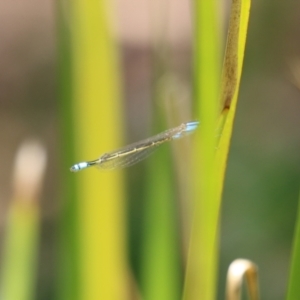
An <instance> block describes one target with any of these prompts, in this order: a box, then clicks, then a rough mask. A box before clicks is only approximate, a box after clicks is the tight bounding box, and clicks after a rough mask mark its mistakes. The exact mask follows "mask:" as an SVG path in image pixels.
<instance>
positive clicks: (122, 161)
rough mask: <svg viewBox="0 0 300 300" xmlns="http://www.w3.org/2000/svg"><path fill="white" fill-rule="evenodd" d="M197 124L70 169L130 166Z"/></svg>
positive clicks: (157, 136) (167, 132) (169, 130)
mask: <svg viewBox="0 0 300 300" xmlns="http://www.w3.org/2000/svg"><path fill="white" fill-rule="evenodd" d="M198 125H199V122H197V121H195V122H187V123H183V124H181V125H180V126H178V127H175V128H171V129H168V130H166V131H164V132H162V133H159V134H157V135H155V136H153V137H150V138H148V139H145V140H142V141H139V142H137V143H133V144H130V145H128V146H126V147H124V148H121V149H118V150H116V151H113V152H110V153H105V154H103V155H102V156H101V157H100V158H99V159H97V160H93V161H88V162H81V163H78V164H75V165H73V166H72V167H71V169H70V170H71V171H72V172H78V171H80V170H82V169H85V168H88V167H92V166H97V167H98V168H100V169H107V170H110V169H115V168H124V167H128V166H131V165H133V164H135V163H138V162H139V161H141V160H143V159H144V158H146V157H147V156H149V155H150V154H151V153H152V152H153V151H154V150H156V149H157V147H158V146H160V145H161V144H163V143H165V142H167V141H171V140H174V139H180V138H182V137H184V136H186V135H188V134H190V133H192V132H194V130H196V129H197V127H198Z"/></svg>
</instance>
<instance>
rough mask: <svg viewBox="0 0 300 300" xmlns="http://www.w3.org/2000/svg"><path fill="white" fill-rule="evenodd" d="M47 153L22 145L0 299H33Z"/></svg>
mask: <svg viewBox="0 0 300 300" xmlns="http://www.w3.org/2000/svg"><path fill="white" fill-rule="evenodd" d="M45 166H46V153H45V150H44V148H42V147H41V146H40V145H39V144H38V143H36V142H28V143H26V144H24V145H23V146H22V147H21V148H20V150H19V153H18V155H17V159H16V164H15V172H14V173H15V174H14V175H15V176H14V184H13V186H14V196H13V198H12V201H11V205H10V207H9V212H8V218H7V224H6V225H7V226H6V232H5V238H4V243H3V246H4V247H3V253H2V254H3V256H2V268H1V289H0V290H1V299H7V300H31V299H34V297H35V291H36V283H37V265H38V257H39V255H38V252H39V251H38V250H39V233H40V207H39V202H40V201H39V197H40V195H39V194H40V190H41V184H42V181H43V180H42V179H43V177H44V171H45Z"/></svg>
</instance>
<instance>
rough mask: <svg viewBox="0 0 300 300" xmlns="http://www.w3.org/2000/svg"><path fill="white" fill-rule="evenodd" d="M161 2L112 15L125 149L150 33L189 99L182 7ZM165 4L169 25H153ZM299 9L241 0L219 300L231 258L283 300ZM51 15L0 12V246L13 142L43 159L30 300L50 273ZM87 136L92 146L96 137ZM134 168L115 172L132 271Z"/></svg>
mask: <svg viewBox="0 0 300 300" xmlns="http://www.w3.org/2000/svg"><path fill="white" fill-rule="evenodd" d="M166 3H167V1H153V2H151V1H133V0H130V1H121V0H119V1H116V3H115V4H114V5H113V9H111V11H112V12H113V14H114V16H113V19H114V21H115V23H116V26H115V28H114V29H115V31H114V36H115V38H116V43H117V45H118V47H119V48H118V50H119V51H120V53H119V54H120V58H121V61H120V63H121V69H120V70H121V74H120V77H121V84H122V86H123V95H122V98H123V100H124V103H123V107H124V110H125V118H124V119H125V124H126V125H125V128H124V129H123V131H124V133H125V136H124V137H123V140H124V141H135V140H138V139H141V138H144V137H147V136H148V135H149V132H150V128H151V126H152V124H151V119H152V118H153V116H152V109H151V107H152V103H151V97H152V96H153V92H152V91H151V84H152V79H153V66H152V62H153V61H152V59H153V53H154V51H157V52H159V51H160V49H156V48H155V47H153V40H154V39H155V37H156V36H157V35H159V34H160V33H161V32H163V36H165V37H166V41H167V46H168V48H169V51H170V52H169V53H170V59H169V60H168V71H169V72H170V73H171V74H172V76H175V77H176V78H179V79H178V80H179V82H180V86H181V87H182V88H181V89H180V91H181V92H182V94H180V95H182V97H183V98H184V97H186V98H189V94H190V93H191V92H190V91H191V51H192V50H191V36H192V21H191V11H190V6H189V5H190V2H188V1H172V2H171V1H170V4H169V6H166V5H167V4H166ZM228 5H230V3H229V2H228V1H227V2H226V3H225V2H224V3H222V5H221V4H220V7H221V9H220V11H221V13H220V20H221V19H224V20H226V19H227V13H228V11H229V6H228ZM166 7H168V9H169V10H168V14H167V16H168V17H167V18H164V16H165V15H164V14H165V9H166ZM299 11H300V3H297V2H296V1H291V0H289V1H279V0H276V1H271V0H267V1H258V0H253V2H252V9H251V14H250V24H249V34H248V40H247V47H246V53H245V62H244V68H243V75H242V83H241V88H240V96H239V103H238V109H237V115H236V122H235V127H234V134H233V140H232V147H231V151H230V156H229V164H228V171H227V178H226V184H225V192H224V199H223V206H222V220H221V224H220V228H221V244H220V246H221V247H220V273H219V284H218V286H219V291H218V293H219V299H223V298H224V296H223V295H224V289H225V285H224V280H225V276H226V270H227V267H228V265H229V263H230V262H231V261H232V260H233V259H235V258H248V259H251V260H252V261H254V262H255V263H256V264H257V265H258V267H259V277H260V286H261V292H262V298H263V299H283V297H284V295H285V291H286V285H287V278H288V269H289V259H290V254H291V243H292V238H293V230H294V225H295V217H296V208H297V200H298V194H299V183H300V180H299V175H300V155H299V153H300V152H299V149H300V138H299V132H300V130H299V128H300V117H299V116H300V91H299V89H298V88H297V87H296V85H295V84H294V83H293V81H294V77H293V75H292V74H293V72H294V71H295V69H296V67H297V64H296V62H297V59H299V57H300V38H299V37H300V32H299V30H300V29H299V28H300V18H299ZM56 12H57V8H56V6H55V3H54V2H51V1H43V2H41V1H37V0H30V1H26V2H22V1H20V0H17V1H13V2H11V1H7V0H3V1H1V3H0V16H1V17H0V41H1V42H0V66H1V72H0V90H1V97H0V125H1V126H0V140H1V141H2V142H1V147H0V163H1V169H0V201H1V209H0V218H1V219H0V225H1V242H3V236H4V232H5V229H6V227H5V224H6V219H7V211H8V207H9V204H10V199H11V197H12V189H11V178H12V166H13V159H14V155H15V152H16V150H17V148H18V147H19V145H20V143H21V142H22V141H23V140H24V139H26V138H28V137H31V136H37V137H39V138H40V140H41V141H42V142H43V143H44V144H45V145H46V148H47V151H48V153H49V159H48V168H47V174H46V178H45V181H44V188H43V193H42V197H41V199H42V201H41V207H42V217H41V233H40V239H41V246H40V249H39V262H38V284H37V296H36V298H37V299H55V287H56V280H57V272H58V269H59V266H58V253H57V252H58V250H57V249H58V247H57V244H58V235H57V231H58V220H59V216H60V213H61V210H62V204H61V202H60V197H61V191H62V189H63V185H64V179H63V178H62V174H61V173H60V170H61V167H60V164H61V160H62V158H63V154H62V151H63V150H62V146H61V144H60V139H61V129H60V127H59V113H58V110H59V106H60V103H59V97H58V96H59V95H58V88H57V86H58V71H57V70H58V67H57V51H58V47H57V28H58V26H57V24H56V21H57V14H56ZM224 32H225V29H224ZM298 84H300V83H299V82H298ZM183 101H184V100H183ZM187 114H188V113H187ZM96 138H98V139H101V132H99V135H98V136H97V137H96ZM107 150H111V149H107ZM95 151H97V149H96V150H95ZM99 154H100V153H99ZM92 158H93V157H92ZM144 167H145V165H143V164H142V165H141V166H140V167H134V168H132V169H128V170H126V175H127V177H126V178H127V179H126V181H127V182H128V194H129V195H130V196H131V197H130V198H131V200H130V201H131V205H130V207H131V211H130V212H129V216H130V218H129V224H130V228H131V233H130V246H131V247H130V248H131V249H132V250H131V251H130V257H131V262H132V264H133V269H134V270H135V272H136V273H137V274H139V266H138V259H137V258H136V256H137V255H138V253H139V247H140V245H139V243H138V240H139V238H138V236H139V230H140V228H139V224H140V222H141V218H142V216H141V214H140V213H139V212H140V208H141V207H142V206H143V203H140V196H139V190H138V188H137V187H141V184H140V182H141V176H142V175H141V174H143V168H144ZM95 174H96V173H94V174H93V175H95ZM73 175H74V174H71V173H70V174H69V176H73Z"/></svg>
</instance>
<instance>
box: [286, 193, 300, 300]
mask: <svg viewBox="0 0 300 300" xmlns="http://www.w3.org/2000/svg"><path fill="white" fill-rule="evenodd" d="M299 282H300V197H299V203H298V215H297V223H296V229H295V235H294V245H293V252H292V259H291V267H290V278H289V283H288V292H287V297H286V299H287V300H293V299H300V285H299Z"/></svg>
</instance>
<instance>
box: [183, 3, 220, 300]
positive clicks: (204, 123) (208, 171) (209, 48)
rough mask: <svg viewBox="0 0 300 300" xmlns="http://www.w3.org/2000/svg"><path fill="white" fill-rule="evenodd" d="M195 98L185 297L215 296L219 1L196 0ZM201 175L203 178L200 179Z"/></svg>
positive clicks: (190, 298)
mask: <svg viewBox="0 0 300 300" xmlns="http://www.w3.org/2000/svg"><path fill="white" fill-rule="evenodd" d="M194 6H195V9H194V10H195V12H194V13H195V15H194V19H195V28H194V30H195V36H194V69H195V79H194V84H195V101H196V104H197V115H198V117H199V119H200V122H201V128H200V130H199V131H198V132H197V134H196V138H195V152H194V156H193V157H194V168H195V172H194V178H195V182H194V184H195V195H194V197H195V198H194V216H193V224H192V233H191V241H190V248H189V254H188V262H187V270H186V278H185V286H184V295H183V298H184V299H185V300H193V299H203V300H207V299H214V296H215V281H216V279H215V278H216V270H215V269H216V226H217V225H216V216H215V215H214V214H215V213H216V210H217V207H215V206H216V199H214V198H215V197H214V190H213V188H214V186H213V178H214V175H213V173H214V168H213V162H214V152H215V151H214V149H215V137H214V130H215V122H216V114H217V102H218V96H219V78H220V45H219V36H218V30H217V27H218V25H217V2H216V1H197V0H196V1H194ZM199 178H200V179H199Z"/></svg>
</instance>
